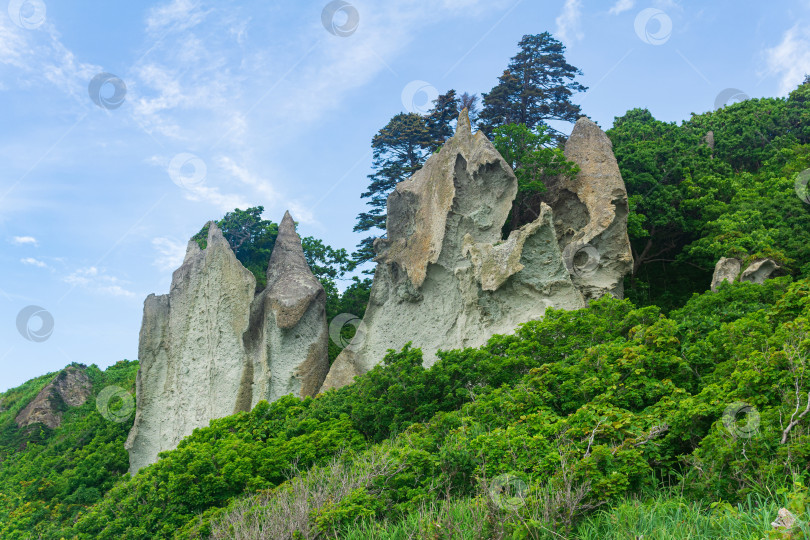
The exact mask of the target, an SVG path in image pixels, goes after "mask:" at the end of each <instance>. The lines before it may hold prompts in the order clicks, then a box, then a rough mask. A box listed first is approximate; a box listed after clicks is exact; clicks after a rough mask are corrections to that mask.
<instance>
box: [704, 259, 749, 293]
mask: <svg viewBox="0 0 810 540" xmlns="http://www.w3.org/2000/svg"><path fill="white" fill-rule="evenodd" d="M741 266H742V261H740V259H734V258H726V257H721V258H720V260H719V261H717V264H715V265H714V275H713V276H712V285H711V289H712V292H715V291H717V287H719V286H720V284H721V283H723V282H724V281H728V282H731V283H733V282H735V281H737V278H739V277H740V270H741Z"/></svg>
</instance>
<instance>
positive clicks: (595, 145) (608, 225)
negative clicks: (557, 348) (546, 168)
mask: <svg viewBox="0 0 810 540" xmlns="http://www.w3.org/2000/svg"><path fill="white" fill-rule="evenodd" d="M565 158H566V159H567V160H569V161H573V162H574V163H576V164H577V165H578V166H579V168H580V172H579V174H577V176H576V178H573V179H571V178H567V177H557V178H555V179H553V180H552V181H551V182H549V185H548V186H546V187H547V191H546V193H545V194H544V195H543V199H544V200H545V201H546V202H547V203H548V205H549V206H550V207H551V209H552V210H553V212H554V226H555V229H556V232H557V240H558V241H559V244H560V250H561V251H562V253H563V257H564V259H565V263H566V267H567V268H568V269H569V272H570V273H571V279H572V280H573V282H574V285H576V287H577V288H578V289H579V290H580V291H581V292H582V294H583V296H584V297H585V299H586V301H587V300H591V299H595V298H599V297H601V296H603V295H605V294H612V295H613V296H615V297H618V298H622V296H623V295H624V276H626V275H627V274H628V273H630V272H631V271H632V269H633V254H632V251H631V249H630V239H629V237H628V236H627V214H628V204H627V189H626V188H625V185H624V180H622V175H621V172H620V171H619V165H618V164H617V163H616V157H615V156H614V155H613V145H612V143H611V142H610V139H609V138H608V136H607V135H606V134H605V132H604V131H602V130H601V129H600V128H599V126H597V125H596V124H595V123H594V122H592V121H591V120H589V119H588V118H586V117H584V116H583V117H581V118H580V119H579V120H577V123H576V125H575V126H574V129H573V131H572V132H571V136H570V137H569V138H568V141H567V142H566V144H565Z"/></svg>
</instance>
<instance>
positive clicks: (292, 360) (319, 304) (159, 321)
mask: <svg viewBox="0 0 810 540" xmlns="http://www.w3.org/2000/svg"><path fill="white" fill-rule="evenodd" d="M267 275H268V286H267V288H266V289H265V290H264V291H262V293H260V294H259V295H255V289H256V280H255V278H254V276H253V274H251V272H250V271H249V270H247V269H246V268H245V267H244V266H242V264H241V263H240V262H239V261H238V260H237V258H236V256H235V255H234V253H233V251H232V250H231V247H230V245H229V244H228V241H227V240H226V239H225V238H224V237H223V236H222V232H221V231H220V230H219V228H218V227H217V226H216V224H215V223H213V222H212V223H210V224H209V231H208V240H207V246H206V248H205V249H204V250H202V249H200V248H199V246H198V245H197V243H196V242H194V241H191V242H189V246H188V249H187V251H186V257H185V260H184V262H183V265H182V266H181V267H180V268H178V269H177V270H176V271H175V272H174V274H173V276H172V285H171V290H170V292H169V294H168V295H162V296H155V295H150V296H149V297H148V298H147V299H146V301H145V302H144V315H143V324H142V327H141V335H140V344H139V353H138V354H139V359H140V369H139V371H138V377H137V383H136V386H137V408H136V413H135V424H134V425H133V427H132V431H131V432H130V434H129V437H128V439H127V442H126V448H127V450H128V451H129V457H130V472H132V473H133V474H134V473H135V472H137V471H138V469H140V468H141V467H143V466H145V465H148V464H150V463H153V462H154V461H156V460H157V455H158V453H159V452H161V451H164V450H169V449H172V448H174V447H175V446H176V445H177V443H178V442H180V440H181V439H183V437H186V436H188V435H189V434H191V432H192V431H193V430H194V428H197V427H202V426H207V425H208V423H209V421H210V420H211V419H214V418H220V417H223V416H228V415H230V414H233V413H235V412H238V411H242V410H249V409H250V408H252V407H253V406H254V405H255V404H256V403H258V402H259V401H260V400H263V399H266V400H275V399H277V398H279V397H281V396H282V395H285V394H288V393H293V394H295V395H299V396H305V395H312V394H314V392H315V391H316V390H317V388H318V387H319V386H320V384H321V382H322V381H323V378H324V376H325V374H326V370H327V369H328V358H327V354H326V349H327V334H326V317H325V311H324V305H325V299H324V296H325V295H324V292H323V288H322V287H321V286H320V283H319V282H318V281H317V279H315V277H314V276H313V275H312V273H311V272H310V270H309V267H308V266H307V265H306V260H305V259H304V256H303V251H302V250H301V243H300V239H299V237H298V235H297V234H296V233H295V224H294V223H293V221H292V218H291V217H290V216H289V214H287V215H286V216H285V219H284V221H283V222H282V224H281V226H280V227H279V236H278V239H277V243H276V248H275V249H274V251H273V254H272V257H271V260H270V264H269V266H268V270H267Z"/></svg>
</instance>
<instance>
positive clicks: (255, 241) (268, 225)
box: [191, 206, 278, 291]
mask: <svg viewBox="0 0 810 540" xmlns="http://www.w3.org/2000/svg"><path fill="white" fill-rule="evenodd" d="M262 212H264V207H263V206H254V207H253V208H248V209H247V210H240V209H238V208H237V209H235V210H234V211H233V212H228V213H227V214H225V217H223V218H222V219H221V220H219V221H217V222H216V223H217V226H218V227H219V229H220V230H221V231H222V236H224V237H225V239H226V240H228V243H229V244H230V245H231V249H233V252H234V255H236V258H237V259H239V262H241V263H242V265H243V266H244V267H245V268H247V269H248V270H250V271H251V273H253V275H254V276H255V277H256V290H257V291H261V290H262V289H264V288H265V286H266V285H267V275H266V273H267V263H268V262H269V261H270V255H271V254H272V253H273V246H275V245H276V236H278V224H276V223H273V222H272V221H269V220H266V219H262ZM191 239H192V240H194V241H196V242H197V244H199V246H200V249H205V247H206V245H207V241H208V224H207V223H206V224H205V225H204V226H203V228H202V229H201V230H200V232H198V233H197V234H195V235H194V236H193V237H192V238H191Z"/></svg>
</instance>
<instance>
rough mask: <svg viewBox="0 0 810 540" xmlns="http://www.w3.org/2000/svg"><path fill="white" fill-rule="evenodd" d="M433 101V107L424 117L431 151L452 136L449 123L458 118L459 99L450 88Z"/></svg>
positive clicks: (435, 149)
mask: <svg viewBox="0 0 810 540" xmlns="http://www.w3.org/2000/svg"><path fill="white" fill-rule="evenodd" d="M433 103H434V106H433V109H431V111H430V114H429V115H428V116H427V118H426V119H425V121H426V125H427V129H428V133H429V135H430V138H431V141H430V150H431V152H435V151H437V150H438V149H439V148H441V146H442V145H443V144H444V141H446V140H447V139H449V138H450V137H452V136H453V128H452V126H451V123H452V122H453V121H454V120H456V118H458V111H459V109H458V105H459V99H458V97H456V91H455V90H450V91H449V92H447V93H446V94H442V95H440V96H439V97H438V98H436V100H435V101H434V102H433Z"/></svg>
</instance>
